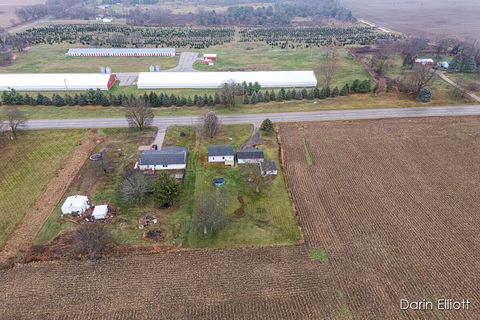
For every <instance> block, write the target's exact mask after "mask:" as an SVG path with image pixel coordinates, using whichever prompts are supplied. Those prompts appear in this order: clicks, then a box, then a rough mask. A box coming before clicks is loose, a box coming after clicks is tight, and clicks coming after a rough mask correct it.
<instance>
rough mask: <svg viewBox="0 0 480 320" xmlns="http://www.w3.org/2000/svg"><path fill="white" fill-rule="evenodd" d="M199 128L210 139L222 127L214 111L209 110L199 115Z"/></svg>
mask: <svg viewBox="0 0 480 320" xmlns="http://www.w3.org/2000/svg"><path fill="white" fill-rule="evenodd" d="M199 129H200V131H201V133H202V135H203V136H204V137H207V138H209V139H212V138H213V137H215V136H216V135H217V134H218V133H219V132H220V130H221V129H222V123H221V121H220V119H219V118H218V117H217V115H216V114H215V112H213V111H209V112H207V113H206V114H204V115H202V116H201V117H200V126H199Z"/></svg>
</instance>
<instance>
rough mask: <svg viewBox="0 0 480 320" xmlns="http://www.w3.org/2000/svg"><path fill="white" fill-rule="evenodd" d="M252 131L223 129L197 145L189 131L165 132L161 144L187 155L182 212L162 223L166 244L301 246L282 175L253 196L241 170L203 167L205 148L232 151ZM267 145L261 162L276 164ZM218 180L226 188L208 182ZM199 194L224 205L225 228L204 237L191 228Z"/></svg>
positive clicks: (273, 151)
mask: <svg viewBox="0 0 480 320" xmlns="http://www.w3.org/2000/svg"><path fill="white" fill-rule="evenodd" d="M181 131H183V132H184V133H186V136H185V137H183V138H182V137H181V136H180V132H181ZM251 131H252V126H250V125H228V126H225V127H224V132H223V133H222V134H221V135H220V136H219V137H218V138H215V139H213V140H212V141H209V140H203V139H199V138H198V137H197V135H196V133H195V132H194V130H193V129H192V127H171V128H169V130H168V131H167V136H166V138H165V141H169V140H171V141H173V142H174V143H175V144H177V145H182V146H187V147H188V148H189V150H190V155H189V161H188V170H187V174H186V178H185V181H184V185H183V193H182V197H181V200H180V203H181V206H180V207H179V208H178V210H176V211H175V212H173V213H172V214H170V216H169V218H168V222H167V226H168V234H169V238H170V239H171V241H175V242H176V243H182V244H184V245H187V246H189V247H229V246H242V245H247V246H248V245H271V244H292V243H295V242H297V241H298V240H300V238H301V235H300V231H299V228H298V226H297V224H296V221H295V218H294V215H293V209H292V204H291V203H290V199H289V196H288V192H287V189H286V185H285V181H284V179H283V175H282V173H281V170H279V174H278V176H276V177H275V179H274V180H273V182H271V184H269V185H268V186H267V187H266V188H264V189H263V190H262V189H261V192H260V193H257V192H256V190H255V187H254V186H252V185H250V183H249V182H248V181H247V180H246V178H245V177H244V175H243V174H242V170H244V169H242V166H238V167H236V168H231V167H225V166H223V165H211V164H210V165H209V164H207V163H206V161H207V158H206V155H207V146H208V145H209V144H218V145H220V144H232V145H233V146H234V147H235V149H236V148H238V147H239V146H240V145H241V144H243V143H244V142H245V141H246V140H247V139H248V137H249V136H250V134H251ZM268 140H269V144H268V145H263V146H262V149H263V150H264V151H265V157H266V158H267V159H271V160H275V161H277V163H278V145H277V143H276V140H275V138H273V137H270V138H268ZM243 168H244V167H243ZM218 177H223V178H225V180H226V185H225V186H223V187H214V186H213V185H212V180H213V179H214V178H218ZM204 192H212V193H215V194H216V195H217V196H223V197H225V198H226V199H227V206H226V207H227V209H226V210H225V212H224V214H225V216H226V217H227V219H228V221H229V223H228V225H227V227H226V228H225V229H223V230H221V231H219V232H218V233H217V234H215V235H213V236H212V235H204V234H203V233H202V232H200V231H198V230H197V228H196V218H197V217H196V207H197V205H198V204H197V203H196V202H195V198H196V197H195V195H198V194H203V193H204ZM240 199H242V200H243V202H244V215H243V216H241V217H237V216H236V215H235V214H234V212H235V210H237V209H239V208H240V207H242V205H241V203H240Z"/></svg>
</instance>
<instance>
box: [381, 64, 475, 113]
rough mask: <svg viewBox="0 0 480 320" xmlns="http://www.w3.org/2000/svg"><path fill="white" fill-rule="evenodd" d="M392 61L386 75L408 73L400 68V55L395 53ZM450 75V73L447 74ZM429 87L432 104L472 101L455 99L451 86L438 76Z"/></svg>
mask: <svg viewBox="0 0 480 320" xmlns="http://www.w3.org/2000/svg"><path fill="white" fill-rule="evenodd" d="M391 61H392V68H390V69H389V70H388V71H387V74H386V75H387V76H388V77H390V78H392V79H398V78H400V77H401V76H402V74H408V72H410V70H404V69H402V62H403V59H402V57H401V56H400V55H395V56H394V58H393V59H392V60H391ZM447 76H450V75H447ZM429 87H430V89H431V90H432V93H433V99H432V101H431V102H430V103H429V104H433V105H456V104H468V103H474V102H473V101H471V100H466V99H465V100H462V99H457V98H455V97H453V96H452V94H451V93H452V90H453V87H452V86H451V85H450V84H448V83H446V82H445V81H443V80H442V79H440V78H439V77H437V76H435V79H434V80H433V82H432V83H431V84H430V85H429ZM421 105H428V104H421Z"/></svg>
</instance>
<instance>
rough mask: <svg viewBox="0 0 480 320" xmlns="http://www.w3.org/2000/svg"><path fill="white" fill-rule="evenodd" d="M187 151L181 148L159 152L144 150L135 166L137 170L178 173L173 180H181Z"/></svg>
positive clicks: (168, 148)
mask: <svg viewBox="0 0 480 320" xmlns="http://www.w3.org/2000/svg"><path fill="white" fill-rule="evenodd" d="M187 156H188V150H187V148H183V147H166V148H162V149H161V150H146V151H143V152H142V153H141V155H140V160H139V161H138V162H137V163H136V164H135V169H138V170H142V171H145V170H152V171H159V170H172V171H175V170H176V171H178V173H176V174H175V178H177V179H182V178H183V171H184V170H185V169H186V167H187Z"/></svg>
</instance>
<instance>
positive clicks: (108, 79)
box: [0, 73, 117, 91]
mask: <svg viewBox="0 0 480 320" xmlns="http://www.w3.org/2000/svg"><path fill="white" fill-rule="evenodd" d="M116 80H117V78H116V76H115V75H114V74H101V73H15V74H11V73H10V74H0V91H7V90H12V89H15V90H17V91H68V90H71V91H78V90H88V89H94V90H96V89H100V90H108V89H110V88H111V87H112V86H113V85H114V84H115V81H116Z"/></svg>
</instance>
